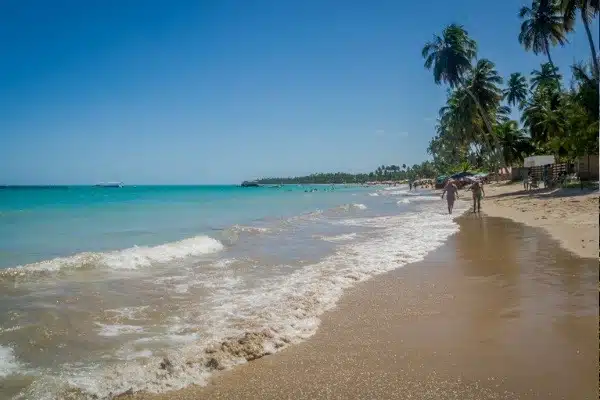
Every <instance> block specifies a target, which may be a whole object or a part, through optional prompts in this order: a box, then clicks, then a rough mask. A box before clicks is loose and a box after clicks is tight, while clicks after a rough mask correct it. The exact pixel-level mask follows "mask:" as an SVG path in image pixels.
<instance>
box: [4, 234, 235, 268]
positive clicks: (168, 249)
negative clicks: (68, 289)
mask: <svg viewBox="0 0 600 400" xmlns="http://www.w3.org/2000/svg"><path fill="white" fill-rule="evenodd" d="M222 249H223V244H222V243H221V242H219V241H218V240H216V239H213V238H211V237H208V236H196V237H193V238H189V239H184V240H180V241H178V242H171V243H165V244H161V245H158V246H134V247H130V248H128V249H123V250H116V251H111V252H105V253H102V252H98V253H94V252H86V253H79V254H75V255H73V256H70V257H60V258H54V259H51V260H45V261H40V262H37V263H33V264H27V265H21V266H17V267H13V268H7V269H4V270H0V279H3V278H4V279H10V278H17V277H26V276H29V275H44V274H50V273H54V272H59V271H62V270H75V269H83V268H98V267H100V268H102V267H104V268H108V269H137V268H140V267H149V266H150V265H152V264H153V263H165V262H169V261H173V260H178V259H184V258H186V257H191V256H199V255H202V254H208V253H214V252H217V251H220V250H222Z"/></svg>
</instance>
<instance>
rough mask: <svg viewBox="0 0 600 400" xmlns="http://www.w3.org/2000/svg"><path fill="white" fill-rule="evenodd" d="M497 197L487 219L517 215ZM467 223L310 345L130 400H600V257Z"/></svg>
mask: <svg viewBox="0 0 600 400" xmlns="http://www.w3.org/2000/svg"><path fill="white" fill-rule="evenodd" d="M490 189H492V188H490ZM490 189H488V196H489V197H488V199H487V201H486V203H485V207H486V211H487V212H489V213H490V214H492V213H493V212H500V210H501V208H500V207H505V208H509V207H513V206H512V205H510V206H509V205H508V204H506V203H507V202H508V201H505V204H502V199H504V198H506V199H509V198H510V197H509V196H505V197H504V198H503V197H502V196H501V193H500V192H499V190H498V192H496V191H495V189H492V190H490ZM492 193H493V194H492ZM507 193H508V192H507ZM589 198H590V199H592V198H593V197H589ZM511 199H512V200H511V201H513V202H514V203H513V204H521V202H523V203H524V202H526V201H527V202H535V201H537V198H533V199H529V200H528V199H523V200H521V199H520V198H518V197H514V198H511ZM580 199H581V200H583V199H587V198H586V197H581V198H580ZM540 201H543V200H540ZM550 201H553V202H554V201H561V198H560V197H557V199H556V200H554V199H552V200H550ZM595 201H597V200H595ZM590 202H591V200H590ZM496 203H498V204H496ZM528 204H529V203H528ZM584 204H587V200H586V201H584ZM530 206H531V207H534V205H533V204H531V205H530ZM515 207H516V206H515ZM492 210H495V211H492ZM595 210H596V209H595V208H594V213H595V212H596V211H595ZM523 214H526V213H523ZM531 214H532V215H536V213H535V212H532V213H531ZM538 215H539V214H538ZM546 215H557V214H556V213H550V214H546ZM591 217H593V218H592V219H593V221H595V223H596V222H597V214H593V215H591ZM580 218H581V220H582V221H583V217H580ZM515 219H516V218H515ZM532 220H533V221H538V220H536V219H535V216H533V217H532ZM459 223H460V225H461V229H460V232H459V233H458V234H456V235H454V236H452V237H451V238H450V239H449V240H448V242H446V244H445V245H444V246H442V247H441V248H439V249H438V250H436V251H434V252H432V253H430V254H429V255H428V256H427V257H426V259H425V260H423V261H422V262H420V263H416V264H412V265H409V266H407V267H404V268H399V269H397V270H394V271H392V272H389V273H387V274H384V275H380V276H378V277H376V278H374V279H371V280H369V281H367V282H365V283H363V284H360V285H358V286H356V287H355V288H353V289H351V290H350V291H348V293H347V294H345V295H344V297H343V298H342V300H341V301H340V303H339V304H338V307H337V308H336V309H334V310H333V311H331V312H328V313H326V314H325V315H324V318H323V322H322V325H321V327H320V329H319V331H318V332H317V334H316V335H315V336H314V337H312V338H311V339H309V340H308V341H306V342H303V343H301V344H298V345H294V346H291V347H289V348H287V349H285V350H283V351H282V352H280V353H277V354H275V355H272V356H268V357H264V358H261V359H258V360H255V361H252V362H250V363H247V364H245V365H242V366H240V367H238V368H234V369H233V370H229V371H223V372H221V373H219V374H217V375H215V377H214V378H213V380H212V383H211V384H210V385H209V386H207V387H204V388H202V387H188V388H186V389H184V390H181V391H177V392H171V393H166V394H162V395H151V394H144V393H138V394H136V395H135V396H125V397H134V398H137V399H203V398H206V399H457V400H458V399H461V400H462V399H597V398H598V381H597V380H596V379H597V371H598V348H597V345H598V331H597V329H598V289H597V284H598V261H597V259H585V258H579V257H576V256H575V255H574V254H573V253H572V252H569V251H566V250H564V249H563V248H562V247H561V246H558V245H557V244H558V243H557V241H556V240H555V239H554V238H553V237H552V236H550V235H548V234H547V232H546V231H544V230H542V229H540V228H535V227H531V226H528V225H524V224H520V223H515V222H513V221H510V220H508V219H504V218H495V217H489V216H486V215H483V216H477V215H473V214H467V215H465V216H464V217H461V218H459ZM563 223H565V224H566V223H567V222H564V221H563ZM582 223H583V222H582ZM589 229H590V230H591V229H592V228H591V227H590V228H589ZM596 229H597V227H596ZM550 232H552V231H550ZM555 234H556V232H555ZM587 234H590V232H587ZM596 237H597V236H596ZM588 239H589V238H588ZM563 243H565V244H569V243H573V242H571V241H568V240H565V239H564V238H563ZM586 248H587V246H586ZM570 250H573V252H575V250H574V249H570Z"/></svg>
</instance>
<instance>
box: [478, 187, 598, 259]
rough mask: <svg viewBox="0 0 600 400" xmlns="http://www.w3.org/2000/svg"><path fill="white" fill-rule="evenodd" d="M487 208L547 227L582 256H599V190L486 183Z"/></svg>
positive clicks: (490, 210) (554, 235) (567, 247)
mask: <svg viewBox="0 0 600 400" xmlns="http://www.w3.org/2000/svg"><path fill="white" fill-rule="evenodd" d="M485 190H486V195H487V197H486V199H485V200H484V206H483V207H484V211H485V213H486V214H487V215H490V216H496V217H505V218H510V219H512V220H514V221H517V222H522V223H525V224H527V225H530V226H535V227H540V228H543V229H545V230H546V231H547V232H548V233H549V234H550V235H552V237H554V238H555V239H557V240H558V241H560V242H561V244H562V245H563V246H564V247H565V248H566V249H567V250H569V251H571V252H573V253H575V254H577V255H579V256H580V257H591V258H597V257H598V191H597V190H594V191H592V190H590V189H584V190H581V189H579V188H567V189H556V190H543V189H542V190H534V191H531V192H527V191H525V190H523V185H522V183H499V184H491V185H486V187H485Z"/></svg>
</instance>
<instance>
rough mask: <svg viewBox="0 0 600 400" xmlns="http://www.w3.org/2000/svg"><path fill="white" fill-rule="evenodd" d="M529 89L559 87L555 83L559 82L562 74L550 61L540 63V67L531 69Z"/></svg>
mask: <svg viewBox="0 0 600 400" xmlns="http://www.w3.org/2000/svg"><path fill="white" fill-rule="evenodd" d="M531 76H532V77H531V90H532V91H533V90H536V89H537V88H549V89H559V88H560V86H556V83H557V82H558V83H560V80H561V78H562V76H561V75H560V74H559V73H558V68H557V67H555V66H554V65H552V64H550V63H544V64H542V65H541V69H540V70H537V69H534V70H533V71H531Z"/></svg>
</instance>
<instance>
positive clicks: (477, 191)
mask: <svg viewBox="0 0 600 400" xmlns="http://www.w3.org/2000/svg"><path fill="white" fill-rule="evenodd" d="M469 190H470V191H471V193H472V195H473V212H474V213H475V212H481V199H482V198H483V196H485V191H484V190H483V183H481V182H479V181H474V182H473V184H472V185H471V186H470V187H469ZM444 195H446V201H447V203H448V214H452V209H453V208H454V201H455V200H456V199H457V198H458V187H457V186H456V184H455V183H454V180H453V179H448V182H446V185H445V186H444V190H443V191H442V199H443V198H444Z"/></svg>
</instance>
